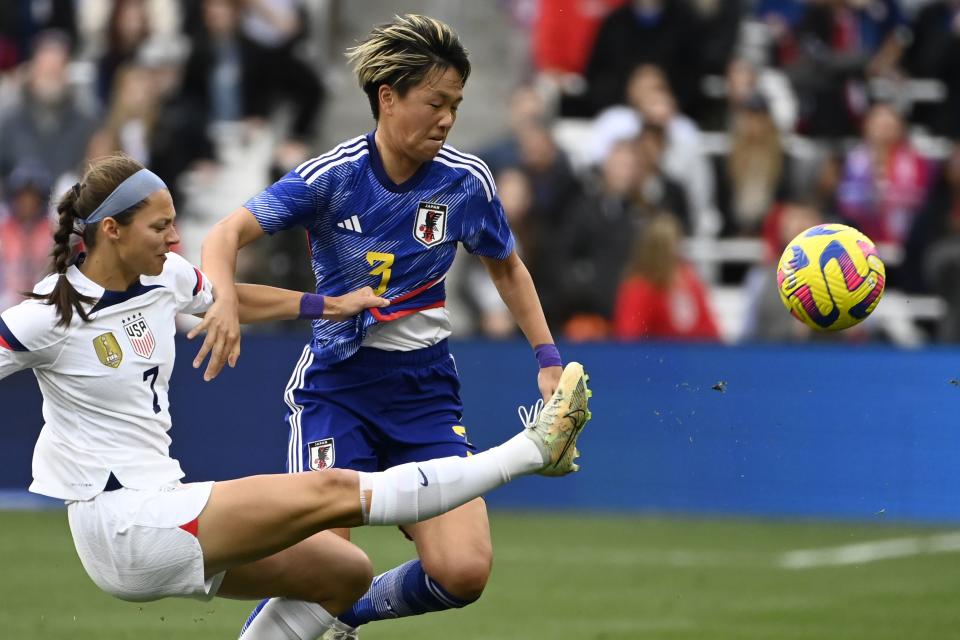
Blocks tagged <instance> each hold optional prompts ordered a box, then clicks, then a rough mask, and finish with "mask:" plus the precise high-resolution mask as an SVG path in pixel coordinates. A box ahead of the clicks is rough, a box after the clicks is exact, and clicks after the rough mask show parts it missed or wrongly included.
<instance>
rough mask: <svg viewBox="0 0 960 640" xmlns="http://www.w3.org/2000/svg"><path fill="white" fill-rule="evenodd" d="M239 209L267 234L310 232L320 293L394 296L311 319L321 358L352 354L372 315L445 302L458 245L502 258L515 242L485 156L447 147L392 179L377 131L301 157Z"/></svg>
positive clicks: (390, 315)
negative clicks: (398, 180)
mask: <svg viewBox="0 0 960 640" xmlns="http://www.w3.org/2000/svg"><path fill="white" fill-rule="evenodd" d="M245 206H246V208H247V209H249V210H250V211H251V212H252V213H253V215H254V216H255V217H256V219H257V221H258V222H259V223H260V226H261V227H262V228H263V230H264V231H265V232H267V233H271V234H272V233H274V232H276V231H279V230H281V229H290V228H293V227H296V226H299V227H303V228H304V229H306V231H307V234H308V236H309V240H310V251H311V254H312V260H313V272H314V275H315V276H316V279H317V293H320V294H323V295H328V296H338V295H343V294H345V293H348V292H350V291H354V290H356V289H359V288H361V287H364V286H370V287H373V289H374V292H375V293H377V294H378V295H382V296H383V297H385V298H387V299H389V300H390V301H391V304H390V306H389V307H386V308H384V309H370V310H367V311H364V312H363V313H361V314H360V315H358V316H357V317H356V318H355V320H354V321H353V322H333V321H330V320H314V322H313V342H312V349H313V352H314V354H315V357H316V359H317V361H318V362H323V363H333V362H339V361H341V360H344V359H345V358H348V357H350V356H351V355H353V354H354V353H356V351H357V349H359V347H360V343H361V342H362V341H363V338H364V336H365V335H366V331H367V329H368V328H369V327H370V326H371V325H373V324H374V323H376V322H387V321H390V320H394V319H396V318H401V317H404V316H406V315H410V314H412V313H416V312H418V311H423V310H426V309H433V308H437V307H442V306H443V305H444V302H445V298H446V295H445V291H444V285H443V278H444V276H445V275H446V273H447V270H448V269H449V268H450V265H451V264H452V263H453V258H454V256H455V255H456V251H457V243H458V242H460V243H462V244H463V245H464V247H466V249H467V251H469V252H470V253H474V254H477V255H480V256H485V257H489V258H496V259H500V260H503V259H505V258H507V257H508V256H509V255H510V254H511V253H512V252H513V248H514V240H513V235H512V234H511V233H510V228H509V226H508V225H507V220H506V216H505V215H504V212H503V206H502V205H501V204H500V199H499V198H498V197H497V193H496V187H495V185H494V181H493V177H492V175H491V174H490V170H489V169H488V168H487V166H486V164H484V163H483V161H482V160H480V159H479V158H477V157H476V156H472V155H469V154H466V153H461V152H460V151H457V150H456V149H454V148H452V147H450V146H449V145H444V147H443V148H442V149H441V150H440V152H439V153H438V154H437V156H436V157H435V158H434V159H433V160H432V161H431V162H427V163H425V164H424V165H423V166H421V167H420V169H418V170H417V172H416V173H415V174H414V175H413V176H411V177H410V178H409V179H408V180H407V181H406V182H404V183H402V184H400V185H397V184H394V183H393V182H392V181H391V180H390V178H389V177H388V176H387V174H386V172H385V171H384V169H383V164H382V163H381V161H380V156H379V154H378V152H377V147H376V144H375V143H374V134H373V132H371V133H369V134H367V135H366V136H359V137H357V138H354V139H352V140H348V141H346V142H344V143H343V144H341V145H339V146H338V147H336V148H334V149H333V150H332V151H330V152H328V153H326V154H324V155H321V156H318V157H316V158H313V159H311V160H308V161H306V162H304V163H303V164H301V165H300V166H299V167H297V168H296V169H294V170H293V171H291V172H290V173H288V174H287V175H286V176H284V177H283V178H281V179H280V180H279V181H278V182H276V183H274V184H273V185H271V186H270V187H268V188H267V189H266V190H264V191H263V192H261V193H260V194H258V195H257V196H255V197H253V198H252V199H250V200H249V201H248V202H247V203H246V205H245Z"/></svg>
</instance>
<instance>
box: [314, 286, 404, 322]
mask: <svg viewBox="0 0 960 640" xmlns="http://www.w3.org/2000/svg"><path fill="white" fill-rule="evenodd" d="M389 304H390V301H389V300H387V299H386V298H381V297H380V296H378V295H374V293H373V289H371V288H370V287H363V288H361V289H357V290H356V291H351V292H350V293H346V294H344V295H342V296H327V297H326V298H325V299H324V301H323V317H324V318H325V319H327V320H347V319H348V318H352V317H353V316H355V315H357V314H358V313H360V312H361V311H363V310H364V309H371V308H378V307H386V306H387V305H389Z"/></svg>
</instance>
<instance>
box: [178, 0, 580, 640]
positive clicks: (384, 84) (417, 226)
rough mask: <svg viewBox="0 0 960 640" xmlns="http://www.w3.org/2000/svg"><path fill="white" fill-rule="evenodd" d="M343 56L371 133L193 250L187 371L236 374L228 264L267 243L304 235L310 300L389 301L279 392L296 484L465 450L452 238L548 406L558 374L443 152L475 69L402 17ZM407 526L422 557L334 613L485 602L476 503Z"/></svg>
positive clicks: (481, 507)
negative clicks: (204, 290) (369, 296)
mask: <svg viewBox="0 0 960 640" xmlns="http://www.w3.org/2000/svg"><path fill="white" fill-rule="evenodd" d="M348 57H349V60H350V62H351V63H352V65H353V67H354V69H355V71H356V74H357V77H358V79H359V82H360V85H361V87H362V88H363V90H364V92H365V93H366V94H367V97H368V99H369V101H370V106H371V109H372V111H373V116H374V119H375V120H376V129H375V130H374V131H372V132H370V133H368V134H366V135H362V136H358V137H356V138H353V139H350V140H347V141H346V142H344V143H342V144H340V145H339V146H337V147H335V148H334V149H333V150H331V151H329V152H328V153H325V154H323V155H320V156H318V157H316V158H313V159H311V160H308V161H306V162H304V163H303V164H301V165H300V166H298V167H296V168H295V169H293V170H292V171H290V172H289V173H288V174H287V175H286V176H284V177H283V178H282V179H280V180H279V181H278V182H276V183H275V184H273V185H272V186H270V187H268V188H267V189H266V190H264V191H263V192H261V193H260V194H259V195H257V196H255V197H253V198H252V199H250V200H249V201H248V202H247V203H246V204H245V206H243V207H241V208H239V209H237V210H236V211H234V212H233V213H232V214H230V215H229V216H228V217H226V218H225V219H223V220H221V221H220V222H219V223H218V224H217V225H216V226H215V227H214V229H212V230H211V232H210V233H209V235H208V236H207V238H206V240H205V241H204V247H203V269H204V270H205V272H206V273H207V274H208V275H209V277H210V278H211V279H212V280H213V282H214V283H215V286H216V290H217V300H216V302H215V303H214V305H213V307H211V309H210V310H209V311H208V312H207V316H206V325H207V328H208V334H207V339H206V342H205V343H204V346H203V347H202V348H201V351H200V354H199V355H198V357H197V360H196V362H195V366H199V364H200V362H201V361H202V359H203V357H204V356H205V355H207V354H208V353H210V354H211V360H210V363H209V365H208V367H207V370H206V373H205V377H206V378H208V379H209V378H212V377H213V376H215V375H217V373H218V372H219V371H220V369H221V368H222V366H223V364H224V363H229V364H230V365H231V366H232V365H234V364H236V361H237V358H238V356H239V353H240V349H239V328H238V322H237V302H236V293H235V292H234V285H233V279H234V273H235V267H236V256H237V252H238V251H239V250H240V248H242V247H243V246H245V245H247V244H249V243H251V242H253V241H255V240H256V239H257V238H259V237H261V236H263V235H264V234H265V233H274V232H276V231H279V230H282V229H290V228H293V227H302V228H304V229H306V231H307V233H308V235H309V242H310V247H311V253H312V260H313V269H314V274H315V276H316V279H317V291H318V293H321V294H324V295H338V294H340V293H343V292H346V291H351V290H355V289H357V288H358V287H362V286H367V285H368V286H371V287H372V288H373V290H374V293H375V294H377V295H381V296H383V297H385V298H387V299H388V300H390V305H389V306H388V307H385V308H371V309H368V310H366V311H364V312H362V313H360V314H358V315H357V316H355V317H354V318H353V319H352V320H351V321H347V322H332V321H327V320H318V321H314V322H313V339H312V340H311V342H310V343H309V344H308V345H307V346H306V347H305V348H304V350H303V354H302V355H301V357H300V359H299V361H298V362H297V363H296V366H295V368H294V370H293V374H292V375H291V377H290V381H289V383H288V385H287V389H286V393H285V398H284V399H285V401H286V403H287V405H288V413H287V418H286V420H287V423H288V426H289V428H290V438H289V450H288V454H287V467H288V471H290V472H296V471H305V470H309V469H315V470H322V469H326V468H328V467H341V468H349V469H356V470H362V471H374V470H379V469H386V468H389V467H391V466H394V465H397V464H401V463H405V462H415V461H419V460H425V459H429V458H434V457H438V456H451V455H456V456H467V455H470V454H471V453H472V452H473V451H474V447H473V445H472V444H470V442H469V440H468V439H467V436H466V429H465V427H464V426H463V424H462V423H461V420H462V413H463V407H462V404H461V401H460V395H459V387H460V383H459V379H458V375H457V371H456V367H455V364H454V361H453V358H452V356H451V355H450V352H449V350H448V346H447V337H448V336H449V335H450V333H451V329H450V321H449V316H448V313H447V310H446V309H445V307H444V300H445V291H444V277H445V275H446V273H447V270H448V269H449V268H450V265H451V263H452V262H453V259H454V255H455V253H456V251H457V243H461V244H463V245H464V247H466V249H467V250H468V251H470V252H471V253H473V254H475V255H478V256H479V257H480V259H481V260H482V262H483V264H484V265H485V266H486V268H487V270H488V271H489V273H490V276H491V278H492V279H493V282H494V283H495V284H496V286H497V289H498V290H499V292H500V295H501V297H502V298H503V300H504V302H505V303H506V304H507V306H508V307H509V308H510V310H511V312H512V314H513V317H514V318H515V320H516V322H517V324H518V325H519V327H520V329H521V330H522V331H523V333H524V335H525V336H526V337H527V339H528V341H529V342H530V344H531V346H532V347H533V348H534V351H535V353H536V357H537V360H538V362H539V365H540V370H539V376H538V386H539V389H540V391H541V393H542V395H543V397H544V399H547V398H549V397H550V395H551V394H552V393H553V392H554V390H555V389H556V387H557V383H558V381H559V379H560V375H561V371H562V369H561V360H560V355H559V352H558V351H557V348H556V346H555V345H554V344H553V339H552V337H551V335H550V331H549V329H548V327H547V323H546V321H545V319H544V316H543V311H542V309H541V305H540V302H539V298H538V296H537V292H536V289H535V288H534V284H533V281H532V279H531V277H530V274H529V272H528V271H527V269H526V267H525V266H524V264H523V262H522V261H521V260H520V258H519V257H518V255H517V252H516V250H515V247H514V239H513V236H512V234H511V232H510V229H509V227H508V225H507V222H506V219H505V215H504V211H503V208H502V206H501V204H500V200H499V198H498V197H497V192H496V185H495V184H494V181H493V178H492V176H491V174H490V171H489V169H488V168H487V166H486V165H485V164H484V163H483V161H481V160H480V159H478V158H477V157H475V156H472V155H469V154H466V153H462V152H460V151H458V150H456V149H454V148H453V147H451V146H450V145H447V144H445V142H446V138H447V136H448V135H449V133H450V130H451V128H452V127H453V124H454V122H455V121H456V118H457V109H458V107H459V105H460V102H461V100H462V99H463V87H464V83H465V82H466V80H467V77H468V76H469V74H470V62H469V60H468V58H467V53H466V51H465V50H464V48H463V46H462V45H461V43H460V41H459V39H458V37H457V35H456V33H455V32H454V31H453V30H452V29H451V28H450V27H449V26H448V25H446V24H444V23H442V22H440V21H438V20H435V19H432V18H428V17H425V16H419V15H405V16H397V17H396V18H395V19H394V20H393V21H392V22H391V23H389V24H385V25H381V26H379V27H376V28H375V29H374V30H373V31H372V32H371V33H370V35H369V36H367V38H366V39H364V40H363V41H362V42H361V43H359V44H358V46H356V47H354V48H353V49H351V50H350V51H349V52H348ZM570 455H576V452H575V451H573V450H571V452H570ZM404 531H405V533H406V534H407V535H408V536H409V537H410V538H411V539H412V540H413V542H414V543H415V545H416V549H417V553H418V556H419V559H417V560H412V561H410V562H407V563H406V564H403V565H401V566H399V567H396V568H394V569H392V570H390V571H387V572H386V573H384V574H382V575H380V576H378V577H377V578H376V579H375V580H374V584H373V586H372V587H371V589H370V591H368V593H367V594H366V595H365V596H363V597H362V598H361V599H360V600H359V601H358V602H357V603H356V604H355V605H354V607H353V608H352V609H351V610H350V611H348V612H346V613H345V614H343V615H341V619H342V620H343V621H344V622H346V623H347V624H349V625H350V626H353V627H356V626H358V625H360V624H363V623H366V622H370V621H373V620H380V619H385V618H393V617H400V616H409V615H416V614H420V613H425V612H428V611H439V610H443V609H450V608H456V607H463V606H465V605H467V604H469V603H471V602H473V601H475V600H476V599H477V598H478V597H479V596H480V594H481V593H482V591H483V589H484V586H485V585H486V582H487V578H488V576H489V574H490V569H491V564H492V558H493V553H492V547H491V540H490V530H489V523H488V520H487V511H486V507H485V504H484V502H483V500H482V499H477V500H474V501H472V502H470V503H468V504H466V505H463V506H462V507H459V508H457V509H455V510H453V511H451V512H449V513H446V514H444V515H441V516H439V517H436V518H433V519H430V520H427V521H424V522H420V523H417V524H413V525H409V526H406V527H404ZM343 535H344V536H345V537H348V536H349V533H348V531H347V530H343ZM255 615H256V612H255V613H254V616H255ZM347 637H350V636H347Z"/></svg>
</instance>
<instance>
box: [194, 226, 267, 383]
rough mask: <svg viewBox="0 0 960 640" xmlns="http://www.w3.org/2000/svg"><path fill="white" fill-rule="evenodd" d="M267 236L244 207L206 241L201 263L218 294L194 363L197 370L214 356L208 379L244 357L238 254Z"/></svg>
mask: <svg viewBox="0 0 960 640" xmlns="http://www.w3.org/2000/svg"><path fill="white" fill-rule="evenodd" d="M263 234H264V231H263V228H262V227H261V226H260V223H259V222H257V219H256V218H255V217H254V216H253V214H252V213H250V211H249V210H248V209H247V208H246V207H240V208H239V209H237V210H235V211H234V212H233V213H231V214H230V215H229V216H227V217H226V218H224V219H223V220H220V221H219V222H218V223H217V224H215V225H214V226H213V228H212V229H211V230H210V232H209V233H208V234H207V237H206V238H204V240H203V250H202V254H201V255H202V258H201V260H202V263H201V264H202V265H203V266H202V268H203V271H204V273H206V274H207V277H208V278H210V280H211V281H212V282H213V288H214V295H215V301H214V303H213V305H212V306H211V307H210V308H209V309H208V310H207V312H206V314H205V316H204V321H203V325H204V328H205V329H206V331H207V337H206V339H204V341H203V345H202V346H201V348H200V351H199V353H197V356H196V358H194V360H193V366H194V368H199V367H200V365H201V364H202V363H203V359H204V358H205V357H206V355H207V354H208V353H209V354H210V362H209V363H208V364H207V369H206V371H204V373H203V379H204V380H212V379H213V378H215V377H216V376H217V374H219V373H220V370H221V369H223V365H224V364H225V363H229V364H230V366H231V367H234V366H236V364H237V358H239V357H240V301H239V299H238V295H237V286H236V284H235V283H234V276H235V274H236V271H237V253H238V252H239V251H240V249H242V248H243V247H245V246H246V245H248V244H250V243H251V242H253V241H254V240H256V239H257V238H259V237H261V236H262V235H263Z"/></svg>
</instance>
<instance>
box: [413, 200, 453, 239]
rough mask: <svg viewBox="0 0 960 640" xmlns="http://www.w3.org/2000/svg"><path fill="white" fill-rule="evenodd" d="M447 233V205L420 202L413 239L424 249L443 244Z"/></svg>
mask: <svg viewBox="0 0 960 640" xmlns="http://www.w3.org/2000/svg"><path fill="white" fill-rule="evenodd" d="M446 232H447V205H445V204H436V203H434V202H421V203H420V204H418V205H417V220H416V223H415V224H414V225H413V237H414V238H416V239H417V242H419V243H420V244H422V245H423V246H425V247H432V246H433V245H435V244H438V243H440V242H443V239H444V237H445V236H446Z"/></svg>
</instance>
